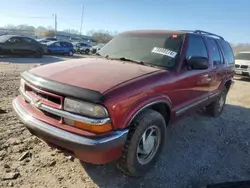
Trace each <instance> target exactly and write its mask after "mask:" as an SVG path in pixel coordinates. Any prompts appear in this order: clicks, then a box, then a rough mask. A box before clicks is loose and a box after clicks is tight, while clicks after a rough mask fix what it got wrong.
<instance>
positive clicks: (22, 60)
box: [0, 55, 84, 64]
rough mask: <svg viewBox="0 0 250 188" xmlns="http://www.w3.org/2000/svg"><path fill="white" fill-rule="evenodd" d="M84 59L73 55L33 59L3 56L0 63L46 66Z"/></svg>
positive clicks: (45, 56)
mask: <svg viewBox="0 0 250 188" xmlns="http://www.w3.org/2000/svg"><path fill="white" fill-rule="evenodd" d="M78 58H84V57H83V56H79V55H74V56H52V55H44V56H43V57H42V58H33V57H20V56H4V57H0V62H8V63H15V64H33V63H35V64H36V63H39V64H48V63H55V62H59V61H65V60H70V59H78Z"/></svg>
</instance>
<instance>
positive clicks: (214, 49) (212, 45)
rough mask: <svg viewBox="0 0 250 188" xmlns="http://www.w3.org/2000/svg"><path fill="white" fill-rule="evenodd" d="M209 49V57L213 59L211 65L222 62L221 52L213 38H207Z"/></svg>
mask: <svg viewBox="0 0 250 188" xmlns="http://www.w3.org/2000/svg"><path fill="white" fill-rule="evenodd" d="M207 42H208V46H209V49H210V51H211V59H212V61H213V65H214V66H217V65H220V64H223V60H222V59H221V53H220V51H219V48H218V45H217V44H216V42H215V40H214V39H211V38H208V39H207Z"/></svg>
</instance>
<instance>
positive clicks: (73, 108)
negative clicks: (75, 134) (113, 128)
mask: <svg viewBox="0 0 250 188" xmlns="http://www.w3.org/2000/svg"><path fill="white" fill-rule="evenodd" d="M64 110H66V111H69V112H73V113H77V114H82V115H86V116H89V117H94V118H105V117H108V112H107V110H106V108H104V107H103V106H101V105H97V104H92V103H88V102H82V101H78V100H73V99H70V98H65V100H64Z"/></svg>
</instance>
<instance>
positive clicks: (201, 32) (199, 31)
mask: <svg viewBox="0 0 250 188" xmlns="http://www.w3.org/2000/svg"><path fill="white" fill-rule="evenodd" d="M194 33H198V34H205V35H210V36H215V37H219V38H220V39H222V40H224V38H223V37H221V36H219V35H216V34H214V33H209V32H207V31H202V30H195V31H194Z"/></svg>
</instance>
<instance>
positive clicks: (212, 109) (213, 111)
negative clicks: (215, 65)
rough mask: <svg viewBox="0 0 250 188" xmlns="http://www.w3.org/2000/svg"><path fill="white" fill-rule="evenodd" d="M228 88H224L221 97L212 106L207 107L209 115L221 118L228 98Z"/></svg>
mask: <svg viewBox="0 0 250 188" xmlns="http://www.w3.org/2000/svg"><path fill="white" fill-rule="evenodd" d="M227 92H228V90H227V88H226V87H224V89H223V91H222V92H221V94H220V95H219V97H218V98H217V99H216V101H214V102H213V103H212V104H210V105H209V106H207V107H206V110H207V112H208V114H209V115H210V116H212V117H219V116H220V115H221V113H222V111H223V109H224V106H225V103H226V98H227Z"/></svg>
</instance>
